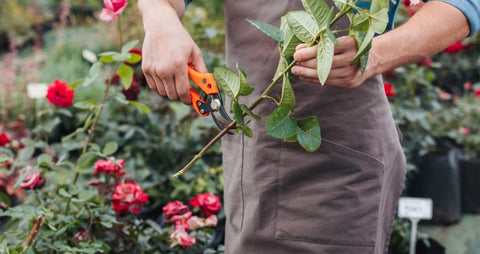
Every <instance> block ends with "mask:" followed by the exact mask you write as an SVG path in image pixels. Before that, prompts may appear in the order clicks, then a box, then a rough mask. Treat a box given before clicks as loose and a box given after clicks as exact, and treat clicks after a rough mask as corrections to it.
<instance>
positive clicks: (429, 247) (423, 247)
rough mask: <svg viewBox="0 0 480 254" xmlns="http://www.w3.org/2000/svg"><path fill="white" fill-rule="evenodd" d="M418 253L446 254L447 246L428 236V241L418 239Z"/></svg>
mask: <svg viewBox="0 0 480 254" xmlns="http://www.w3.org/2000/svg"><path fill="white" fill-rule="evenodd" d="M415 253H417V254H445V247H443V246H442V245H441V244H440V243H438V242H437V241H435V240H433V239H432V238H428V243H425V242H424V241H423V240H418V241H417V248H416V252H415Z"/></svg>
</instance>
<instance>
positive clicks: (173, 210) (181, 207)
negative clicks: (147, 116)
mask: <svg viewBox="0 0 480 254" xmlns="http://www.w3.org/2000/svg"><path fill="white" fill-rule="evenodd" d="M188 211H189V208H188V206H186V205H185V204H183V203H182V202H181V201H174V202H170V203H168V204H166V205H165V206H164V207H163V214H165V215H166V216H167V217H168V218H170V217H172V216H174V215H180V214H184V213H186V212H188Z"/></svg>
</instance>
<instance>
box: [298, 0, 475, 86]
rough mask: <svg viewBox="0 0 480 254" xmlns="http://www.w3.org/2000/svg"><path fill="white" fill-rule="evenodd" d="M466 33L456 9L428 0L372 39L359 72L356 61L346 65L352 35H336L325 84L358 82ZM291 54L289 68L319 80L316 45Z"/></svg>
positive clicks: (351, 49) (351, 53)
mask: <svg viewBox="0 0 480 254" xmlns="http://www.w3.org/2000/svg"><path fill="white" fill-rule="evenodd" d="M468 34H469V25H468V21H467V19H466V17H465V15H464V14H463V13H462V12H461V11H460V10H458V9H457V8H455V7H454V6H452V5H450V4H447V3H444V2H440V1H433V2H429V3H427V4H425V5H424V6H423V7H422V8H421V9H420V11H419V12H417V13H416V14H415V15H414V16H413V17H412V18H411V19H410V20H408V21H407V22H406V23H405V24H404V25H402V26H400V27H399V28H397V29H394V30H392V31H390V32H388V33H385V34H382V35H380V36H377V37H375V38H374V39H373V42H372V48H371V50H370V55H369V60H368V64H367V68H366V70H365V72H364V73H363V74H362V73H361V72H360V70H359V67H358V64H356V65H350V62H351V61H352V60H353V58H354V56H355V54H356V53H357V48H356V45H355V41H354V40H353V38H351V37H348V36H345V37H341V38H339V42H340V45H339V46H336V47H335V55H334V60H333V65H332V70H331V73H330V75H329V77H328V79H327V82H326V85H333V86H342V87H356V86H359V85H360V84H362V83H363V81H365V80H366V79H368V78H369V77H372V76H374V75H377V74H381V73H383V72H385V71H388V70H391V69H393V68H396V67H399V66H402V65H405V64H409V63H413V62H416V61H419V60H421V59H423V58H425V57H428V56H431V55H433V54H436V53H438V52H439V51H441V50H442V49H444V48H446V47H447V46H449V45H451V44H452V43H453V42H455V41H458V40H461V39H463V38H465V37H466V36H467V35H468ZM294 57H295V60H297V61H298V62H299V63H298V65H297V66H295V67H294V68H293V69H292V72H293V73H294V74H295V75H297V76H298V77H299V78H300V79H302V80H304V81H307V82H312V83H319V81H318V77H317V74H316V71H315V69H316V60H315V57H316V49H315V48H314V47H311V48H305V46H304V45H300V46H299V47H298V48H297V52H296V53H295V55H294Z"/></svg>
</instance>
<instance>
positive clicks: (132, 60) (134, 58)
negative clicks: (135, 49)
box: [125, 53, 142, 64]
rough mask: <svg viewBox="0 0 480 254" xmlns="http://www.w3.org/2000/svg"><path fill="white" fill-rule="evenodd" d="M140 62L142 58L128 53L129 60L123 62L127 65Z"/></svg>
mask: <svg viewBox="0 0 480 254" xmlns="http://www.w3.org/2000/svg"><path fill="white" fill-rule="evenodd" d="M141 60H142V56H141V55H139V54H133V53H130V58H129V59H127V60H125V62H127V63H129V64H136V63H138V62H140V61H141Z"/></svg>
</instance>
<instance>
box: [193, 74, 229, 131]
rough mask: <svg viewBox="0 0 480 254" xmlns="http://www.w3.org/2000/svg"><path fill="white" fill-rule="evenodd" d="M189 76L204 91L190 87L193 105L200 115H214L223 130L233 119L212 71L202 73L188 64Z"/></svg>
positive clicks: (216, 122)
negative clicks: (200, 91) (224, 103)
mask: <svg viewBox="0 0 480 254" xmlns="http://www.w3.org/2000/svg"><path fill="white" fill-rule="evenodd" d="M188 76H189V77H190V79H192V81H193V82H195V84H197V85H198V87H200V89H201V90H202V93H201V94H200V93H199V92H198V91H197V90H195V89H193V88H190V98H191V99H192V106H193V108H194V109H195V111H197V113H198V114H199V115H200V116H208V115H210V113H211V115H212V118H213V121H214V122H215V124H216V125H217V126H218V128H219V129H221V130H223V129H224V128H225V127H227V126H228V125H229V124H231V123H232V122H233V120H232V119H231V118H230V117H229V116H228V114H227V112H226V111H225V108H224V107H223V99H222V95H221V94H220V90H219V89H218V86H217V82H216V81H215V79H214V77H213V74H212V73H200V72H198V71H196V70H194V69H193V68H192V67H191V66H188Z"/></svg>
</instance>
